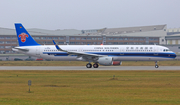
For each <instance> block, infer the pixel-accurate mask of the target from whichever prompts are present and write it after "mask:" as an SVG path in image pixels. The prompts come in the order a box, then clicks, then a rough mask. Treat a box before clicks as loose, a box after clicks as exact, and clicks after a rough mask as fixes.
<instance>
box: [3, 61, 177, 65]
mask: <svg viewBox="0 0 180 105" xmlns="http://www.w3.org/2000/svg"><path fill="white" fill-rule="evenodd" d="M86 64H87V62H82V61H0V66H85V65H86ZM154 65H155V62H154V61H137V62H136V61H123V62H122V66H154ZM158 65H159V66H180V61H178V60H173V61H160V62H158Z"/></svg>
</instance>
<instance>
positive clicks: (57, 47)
mask: <svg viewBox="0 0 180 105" xmlns="http://www.w3.org/2000/svg"><path fill="white" fill-rule="evenodd" d="M53 43H54V45H55V47H56V49H57V50H59V51H64V50H62V49H61V48H60V47H59V46H58V45H57V44H56V42H55V41H54V40H53Z"/></svg>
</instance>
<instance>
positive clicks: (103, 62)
mask: <svg viewBox="0 0 180 105" xmlns="http://www.w3.org/2000/svg"><path fill="white" fill-rule="evenodd" d="M97 61H98V63H99V64H100V65H104V66H110V65H114V66H116V65H121V64H122V62H121V61H113V58H112V57H100V58H99V59H98V60H97Z"/></svg>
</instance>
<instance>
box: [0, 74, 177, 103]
mask: <svg viewBox="0 0 180 105" xmlns="http://www.w3.org/2000/svg"><path fill="white" fill-rule="evenodd" d="M17 75H18V76H17ZM113 75H115V77H114V78H113ZM28 80H31V81H32V86H31V87H30V88H31V92H30V93H29V92H28V89H29V87H28ZM179 94H180V71H0V104H1V105H13V104H14V105H17V104H19V105H24V104H27V105H50V104H51V105H61V104H62V105H80V104H83V105H102V104H103V105H109V104H117V105H119V104H121V105H129V104H133V105H172V104H176V105H179V104H180V95H179Z"/></svg>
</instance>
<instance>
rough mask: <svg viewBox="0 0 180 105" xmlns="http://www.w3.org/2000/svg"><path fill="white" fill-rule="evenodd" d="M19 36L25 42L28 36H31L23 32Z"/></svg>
mask: <svg viewBox="0 0 180 105" xmlns="http://www.w3.org/2000/svg"><path fill="white" fill-rule="evenodd" d="M18 37H19V38H21V42H25V41H26V37H27V38H28V37H29V36H28V35H27V34H26V33H21V34H20V35H19V36H18Z"/></svg>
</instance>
